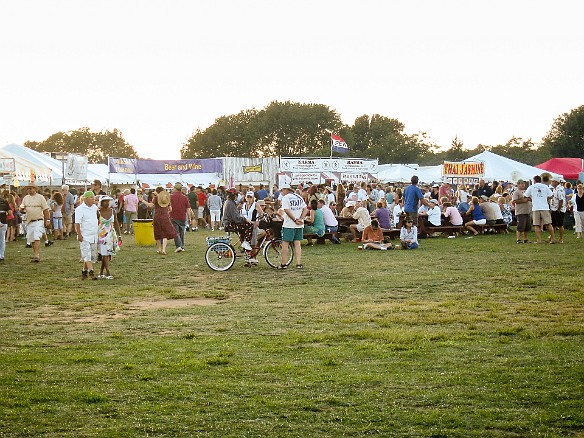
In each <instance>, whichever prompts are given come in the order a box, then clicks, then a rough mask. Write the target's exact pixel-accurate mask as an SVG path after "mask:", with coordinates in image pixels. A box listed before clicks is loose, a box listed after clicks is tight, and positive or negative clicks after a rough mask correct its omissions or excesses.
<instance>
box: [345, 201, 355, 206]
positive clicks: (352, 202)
mask: <svg viewBox="0 0 584 438" xmlns="http://www.w3.org/2000/svg"><path fill="white" fill-rule="evenodd" d="M354 206H355V201H347V203H346V204H345V207H354Z"/></svg>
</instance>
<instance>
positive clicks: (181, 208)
mask: <svg viewBox="0 0 584 438" xmlns="http://www.w3.org/2000/svg"><path fill="white" fill-rule="evenodd" d="M181 189H182V184H181V183H178V182H177V183H176V184H175V185H174V191H173V192H172V195H170V206H171V209H172V210H171V212H170V221H171V222H172V225H173V227H174V229H175V231H176V237H175V238H174V246H176V250H175V251H174V252H183V251H184V250H185V227H186V225H187V214H188V211H189V210H190V208H191V205H190V204H189V198H187V197H186V196H185V194H184V193H182V192H181Z"/></svg>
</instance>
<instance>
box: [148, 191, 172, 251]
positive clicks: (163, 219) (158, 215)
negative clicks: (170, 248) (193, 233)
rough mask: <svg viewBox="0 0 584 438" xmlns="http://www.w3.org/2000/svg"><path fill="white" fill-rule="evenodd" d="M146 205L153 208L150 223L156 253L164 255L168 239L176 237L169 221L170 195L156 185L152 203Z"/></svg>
mask: <svg viewBox="0 0 584 438" xmlns="http://www.w3.org/2000/svg"><path fill="white" fill-rule="evenodd" d="M148 207H150V208H152V209H154V216H153V221H152V224H153V226H154V239H155V240H156V253H157V254H162V255H166V244H167V242H168V239H174V238H175V237H176V230H175V229H174V227H173V226H172V222H171V221H170V209H171V207H170V195H169V194H168V192H167V191H166V190H164V189H163V188H162V187H161V186H158V187H156V190H155V193H154V195H153V197H152V203H149V204H148Z"/></svg>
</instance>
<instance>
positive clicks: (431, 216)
mask: <svg viewBox="0 0 584 438" xmlns="http://www.w3.org/2000/svg"><path fill="white" fill-rule="evenodd" d="M441 216H442V212H441V211H440V207H438V206H437V205H436V206H435V207H432V208H429V209H428V221H429V222H430V223H431V224H432V225H434V226H435V227H439V226H440V225H441V221H440V219H441Z"/></svg>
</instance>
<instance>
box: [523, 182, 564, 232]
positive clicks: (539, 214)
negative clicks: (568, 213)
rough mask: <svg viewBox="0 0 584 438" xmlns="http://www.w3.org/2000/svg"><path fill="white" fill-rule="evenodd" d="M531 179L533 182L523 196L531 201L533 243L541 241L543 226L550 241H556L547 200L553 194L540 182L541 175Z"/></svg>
mask: <svg viewBox="0 0 584 438" xmlns="http://www.w3.org/2000/svg"><path fill="white" fill-rule="evenodd" d="M533 181H534V182H535V184H533V185H531V186H529V187H528V188H527V190H526V191H525V193H524V196H525V197H526V198H528V199H529V200H530V201H531V215H532V219H533V226H534V227H535V238H536V242H535V243H541V230H542V228H543V227H545V228H546V229H547V230H548V232H549V233H550V243H556V242H555V240H554V228H553V227H552V216H551V214H550V205H549V200H550V199H551V198H552V196H553V195H554V194H553V193H552V191H551V190H550V188H549V187H548V186H546V185H545V184H542V182H541V176H539V175H535V176H534V177H533Z"/></svg>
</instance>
